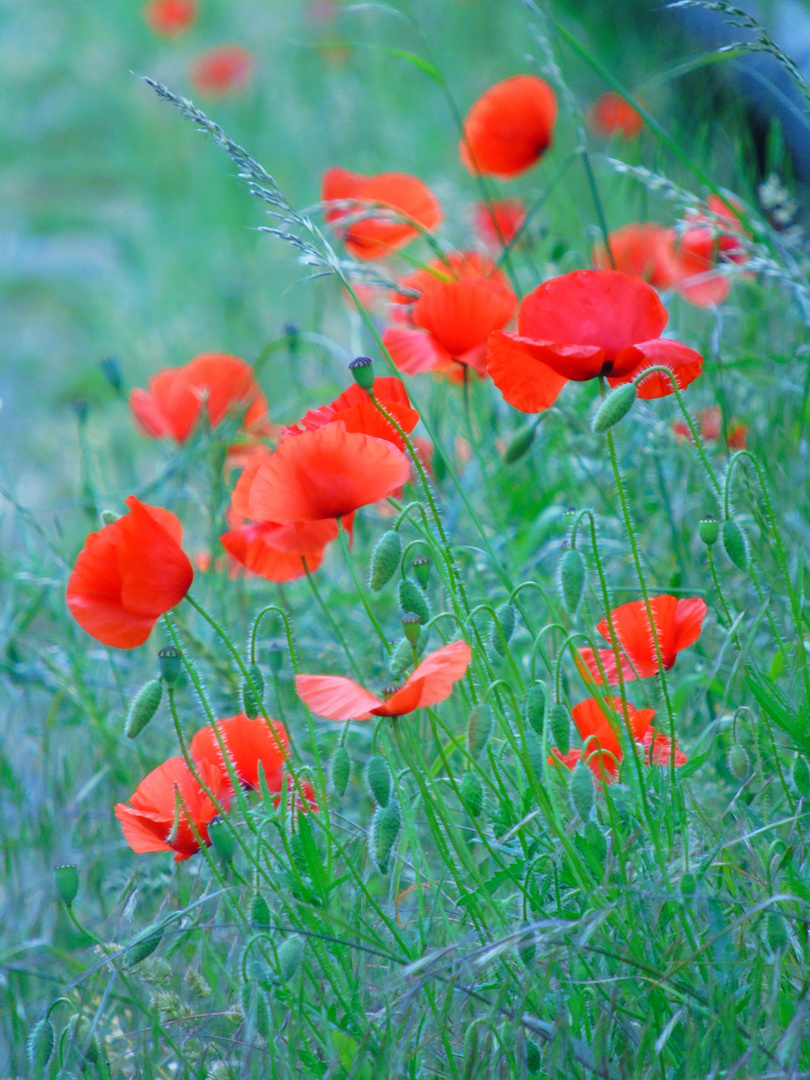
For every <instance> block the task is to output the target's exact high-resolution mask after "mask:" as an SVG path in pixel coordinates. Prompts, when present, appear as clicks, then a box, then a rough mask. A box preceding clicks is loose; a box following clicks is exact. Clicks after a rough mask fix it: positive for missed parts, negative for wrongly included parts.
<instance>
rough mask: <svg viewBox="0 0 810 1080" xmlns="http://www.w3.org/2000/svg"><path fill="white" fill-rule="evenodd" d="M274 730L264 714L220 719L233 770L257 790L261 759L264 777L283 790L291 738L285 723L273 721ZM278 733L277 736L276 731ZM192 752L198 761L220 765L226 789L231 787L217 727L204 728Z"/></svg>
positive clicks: (191, 748)
mask: <svg viewBox="0 0 810 1080" xmlns="http://www.w3.org/2000/svg"><path fill="white" fill-rule="evenodd" d="M272 724H273V730H272V731H271V730H270V727H269V726H268V724H267V721H266V720H265V719H264V717H258V718H257V719H255V720H249V719H248V717H247V716H245V715H244V713H239V714H238V715H237V716H230V717H228V719H227V720H217V728H218V729H219V733H220V735H221V736H222V741H223V742H224V744H225V746H226V748H227V751H228V757H229V758H230V762H231V765H232V766H233V771H234V772H235V773H236V775H237V777H238V778H239V780H240V782H241V784H242V785H243V787H247V788H251V789H252V790H253V791H258V789H259V762H261V763H262V766H263V768H264V776H265V780H266V781H267V787H268V789H269V790H270V791H281V780H282V774H283V772H284V765H285V763H286V760H287V757H288V755H289V752H290V740H289V737H288V735H287V732H286V730H285V728H284V725H283V724H281V723H279V721H278V720H273V721H272ZM273 732H275V735H274V734H273ZM189 754H190V755H191V757H192V758H193V759H194V761H196V762H198V763H199V762H205V763H206V764H207V765H210V766H213V767H215V768H217V769H218V770H219V771H220V773H221V775H222V786H223V788H226V789H229V788H230V786H231V781H230V777H229V775H228V769H227V766H226V765H225V759H224V757H223V756H222V751H221V750H220V747H219V741H218V740H217V737H216V734H215V733H214V729H213V727H212V726H211V725H210V724H209V725H208V727H204V728H200V730H199V731H198V732H197V734H196V735H195V736H194V738H193V739H192V740H191V745H190V747H189Z"/></svg>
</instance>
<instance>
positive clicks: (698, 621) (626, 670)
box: [580, 595, 706, 685]
mask: <svg viewBox="0 0 810 1080" xmlns="http://www.w3.org/2000/svg"><path fill="white" fill-rule="evenodd" d="M650 609H651V611H652V616H653V622H654V625H655V631H656V636H657V637H658V647H659V649H660V650H661V660H662V662H663V666H664V670H665V671H669V669H670V668H671V667H672V665H673V664H674V663H675V660H676V659H677V656H678V653H679V652H680V651H681V649H686V648H688V647H689V646H690V645H693V644H694V643H695V642H696V641H697V639H698V637H699V636H700V631H701V627H702V625H703V616H704V615H705V614H706V604H705V603H704V601H703V600H700V599H698V598H697V597H691V598H689V599H687V600H679V599H678V598H677V597H675V596H668V595H663V596H653V597H652V598H651V599H650ZM610 617H611V620H612V622H613V628H614V630H615V632H616V637H617V639H618V643H619V656H620V659H621V665H622V675H623V677H624V678H625V679H635V678H636V677H638V678H639V679H647V678H650V677H651V676H653V675H656V674H657V673H658V670H659V668H658V657H657V655H656V651H655V641H654V639H653V633H652V626H651V625H650V620H649V617H648V615H647V609H646V607H645V604H644V601H643V600H631V601H630V603H629V604H622V605H621V607H617V608H614V609H613V610H612V611H611V613H610ZM596 629H597V630H598V631H599V633H600V634H601V635H602V637H603V638H604V639H605V641H607V642H608V643H610V644H611V645H612V640H613V639H612V637H611V633H610V626H609V624H608V620H607V619H602V621H601V622H600V623H599V624H598V625H597V627H596ZM580 656H581V657H582V659H583V660H584V662H585V664H586V665H587V667H588V670H589V671H590V673H591V676H592V677H593V679H594V680H595V681H596V682H598V683H601V681H602V675H601V673H600V671H599V664H598V663H597V660H596V657H595V656H594V654H593V650H592V649H580ZM599 658H600V660H601V661H602V666H603V667H604V669H605V674H606V676H607V681H608V682H609V683H611V684H614V685H615V684H616V683H618V681H619V676H618V671H617V668H616V656H615V653H614V651H613V648H610V649H600V650H599Z"/></svg>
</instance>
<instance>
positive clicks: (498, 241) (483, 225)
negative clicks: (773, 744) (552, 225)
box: [473, 199, 526, 251]
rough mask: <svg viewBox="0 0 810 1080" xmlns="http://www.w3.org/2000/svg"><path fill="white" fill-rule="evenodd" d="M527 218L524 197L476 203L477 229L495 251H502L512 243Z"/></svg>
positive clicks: (474, 222)
mask: <svg viewBox="0 0 810 1080" xmlns="http://www.w3.org/2000/svg"><path fill="white" fill-rule="evenodd" d="M525 220H526V206H525V204H524V202H523V200H522V199H493V200H492V203H491V204H490V203H486V202H479V203H476V204H475V209H474V217H473V225H474V228H475V231H476V233H477V235H478V236H479V237H480V239H481V240H483V242H484V243H485V244H486V245H487V247H488V248H490V249H491V250H494V251H500V250H501V248H504V247H506V246H507V245H508V244H511V242H512V241H513V240H514V238H515V237H516V236H517V234H518V233H519V232H520V230H521V229H522V227H523V222H524V221H525Z"/></svg>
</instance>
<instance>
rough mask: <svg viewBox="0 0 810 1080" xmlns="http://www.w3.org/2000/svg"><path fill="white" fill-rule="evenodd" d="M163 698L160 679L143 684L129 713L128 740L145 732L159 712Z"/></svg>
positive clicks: (125, 728)
mask: <svg viewBox="0 0 810 1080" xmlns="http://www.w3.org/2000/svg"><path fill="white" fill-rule="evenodd" d="M162 697H163V683H162V682H161V681H160V679H150V680H149V682H148V683H144V684H143V686H142V687H141V688H140V690H139V691H138V693H137V694H136V695H135V697H134V698H133V699H132V704H131V705H130V707H129V712H128V713H127V719H126V723H125V725H124V734H125V735H126V737H127V738H128V739H134V738H135V737H136V736H137V735H139V734H140V733H141V732H142V731H143V729H144V728H145V727H146V725H147V724H148V723H149V721H150V720H151V719H152V717H153V716H154V715H155V713H156V712H157V711H158V706H159V705H160V699H161V698H162Z"/></svg>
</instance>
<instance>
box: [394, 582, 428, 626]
mask: <svg viewBox="0 0 810 1080" xmlns="http://www.w3.org/2000/svg"><path fill="white" fill-rule="evenodd" d="M399 606H400V607H401V608H402V611H403V613H404V614H407V613H408V612H409V611H412V612H413V613H414V615H418V616H419V619H420V620H421V622H423V623H426V622H427V621H428V620H429V619H430V607H429V605H428V602H427V598H426V596H425V594H424V593H423V592H422V590H421V589H420V588H419V586H418V585H417V584H416V582H415V581H411V579H410V578H406V577H404V578H400V582H399Z"/></svg>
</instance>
